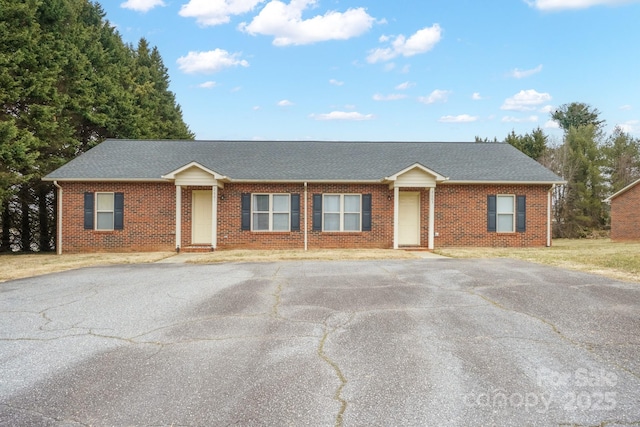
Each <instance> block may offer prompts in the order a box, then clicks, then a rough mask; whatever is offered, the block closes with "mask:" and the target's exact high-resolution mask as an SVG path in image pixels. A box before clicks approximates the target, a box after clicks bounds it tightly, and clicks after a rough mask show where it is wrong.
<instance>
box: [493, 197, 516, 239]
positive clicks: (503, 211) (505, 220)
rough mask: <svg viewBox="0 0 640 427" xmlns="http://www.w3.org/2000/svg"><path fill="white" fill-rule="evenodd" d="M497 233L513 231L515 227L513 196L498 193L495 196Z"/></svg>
mask: <svg viewBox="0 0 640 427" xmlns="http://www.w3.org/2000/svg"><path fill="white" fill-rule="evenodd" d="M496 218H497V229H496V231H497V232H498V233H513V232H514V228H515V196H511V195H500V194H499V195H498V196H497V198H496Z"/></svg>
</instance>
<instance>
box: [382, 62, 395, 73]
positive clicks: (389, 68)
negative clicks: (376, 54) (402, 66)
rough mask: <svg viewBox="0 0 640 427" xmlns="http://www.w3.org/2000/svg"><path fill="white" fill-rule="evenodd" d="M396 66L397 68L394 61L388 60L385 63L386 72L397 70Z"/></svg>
mask: <svg viewBox="0 0 640 427" xmlns="http://www.w3.org/2000/svg"><path fill="white" fill-rule="evenodd" d="M395 68H396V64H395V63H393V62H388V63H386V64H384V70H385V71H386V72H389V71H393V70H395Z"/></svg>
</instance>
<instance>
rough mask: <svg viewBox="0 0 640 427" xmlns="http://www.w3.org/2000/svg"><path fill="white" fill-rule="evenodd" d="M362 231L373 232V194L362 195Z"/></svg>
mask: <svg viewBox="0 0 640 427" xmlns="http://www.w3.org/2000/svg"><path fill="white" fill-rule="evenodd" d="M362 231H371V194H363V195H362Z"/></svg>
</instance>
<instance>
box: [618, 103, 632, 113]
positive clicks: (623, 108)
mask: <svg viewBox="0 0 640 427" xmlns="http://www.w3.org/2000/svg"><path fill="white" fill-rule="evenodd" d="M620 109H621V110H622V111H631V110H632V109H633V107H632V106H631V105H629V104H627V105H621V106H620Z"/></svg>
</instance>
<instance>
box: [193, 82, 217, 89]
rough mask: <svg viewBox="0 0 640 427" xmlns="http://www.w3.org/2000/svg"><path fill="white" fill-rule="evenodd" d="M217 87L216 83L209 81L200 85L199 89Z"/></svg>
mask: <svg viewBox="0 0 640 427" xmlns="http://www.w3.org/2000/svg"><path fill="white" fill-rule="evenodd" d="M216 85H217V84H216V82H212V81H208V82H204V83H200V84H199V85H198V87H201V88H203V89H212V88H214V87H216Z"/></svg>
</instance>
